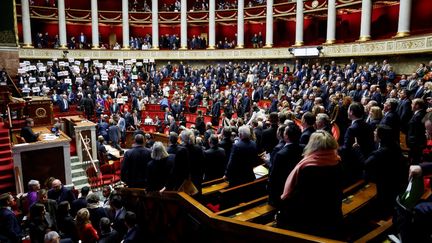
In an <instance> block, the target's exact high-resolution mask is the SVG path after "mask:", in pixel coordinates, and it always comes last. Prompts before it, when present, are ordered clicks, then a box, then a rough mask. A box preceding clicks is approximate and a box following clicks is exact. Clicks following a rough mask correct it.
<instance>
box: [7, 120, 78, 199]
mask: <svg viewBox="0 0 432 243" xmlns="http://www.w3.org/2000/svg"><path fill="white" fill-rule="evenodd" d="M33 131H34V132H35V133H36V132H41V135H40V136H39V138H38V141H37V142H34V143H22V144H15V145H13V147H12V153H13V160H14V167H15V168H18V171H19V173H18V178H19V183H16V189H17V192H18V193H20V192H25V191H26V190H27V186H25V185H27V183H28V182H29V181H30V180H31V179H35V180H39V181H40V182H41V183H43V182H44V181H45V180H46V179H47V178H48V177H50V176H53V177H55V178H58V179H60V180H61V181H62V183H63V184H65V185H70V184H72V173H71V164H70V141H71V139H70V138H69V137H68V136H67V135H66V134H64V133H63V132H60V136H58V137H57V136H55V135H54V134H53V133H52V132H51V130H50V128H48V127H34V128H33ZM15 133H17V134H19V131H16V132H15Z"/></svg>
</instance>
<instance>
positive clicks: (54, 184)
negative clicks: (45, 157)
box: [51, 179, 62, 191]
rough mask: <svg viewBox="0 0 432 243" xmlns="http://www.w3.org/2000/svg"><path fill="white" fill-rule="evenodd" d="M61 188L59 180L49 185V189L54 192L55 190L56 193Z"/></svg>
mask: <svg viewBox="0 0 432 243" xmlns="http://www.w3.org/2000/svg"><path fill="white" fill-rule="evenodd" d="M61 186H62V183H61V181H60V180H59V179H55V180H53V182H52V183H51V187H52V188H53V189H54V190H56V191H58V190H60V189H61Z"/></svg>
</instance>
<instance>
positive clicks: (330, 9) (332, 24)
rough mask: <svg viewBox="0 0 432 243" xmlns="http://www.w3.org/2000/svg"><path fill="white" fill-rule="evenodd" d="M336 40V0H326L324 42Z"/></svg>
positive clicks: (330, 42) (331, 42) (328, 42)
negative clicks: (325, 36) (325, 35)
mask: <svg viewBox="0 0 432 243" xmlns="http://www.w3.org/2000/svg"><path fill="white" fill-rule="evenodd" d="M335 42H336V0H328V6H327V40H326V42H325V44H333V43H335Z"/></svg>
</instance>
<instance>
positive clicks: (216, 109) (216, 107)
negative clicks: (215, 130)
mask: <svg viewBox="0 0 432 243" xmlns="http://www.w3.org/2000/svg"><path fill="white" fill-rule="evenodd" d="M220 109H221V104H220V102H219V101H218V99H216V98H215V99H213V107H212V109H211V115H212V119H211V123H212V125H213V126H219V118H220V115H221V111H220Z"/></svg>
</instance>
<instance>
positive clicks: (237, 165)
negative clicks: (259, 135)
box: [224, 125, 259, 187]
mask: <svg viewBox="0 0 432 243" xmlns="http://www.w3.org/2000/svg"><path fill="white" fill-rule="evenodd" d="M239 137H240V140H239V141H238V142H237V143H235V144H234V145H233V146H232V150H231V155H230V158H229V161H228V165H227V168H226V170H225V176H224V178H226V179H227V180H228V182H229V186H230V187H232V186H236V185H240V184H243V183H247V182H251V181H254V180H255V173H254V171H253V168H254V166H256V165H257V164H258V163H259V158H258V150H257V148H256V144H255V142H254V141H252V140H251V139H250V137H251V131H250V128H249V127H248V126H246V125H244V126H241V127H240V128H239Z"/></svg>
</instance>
